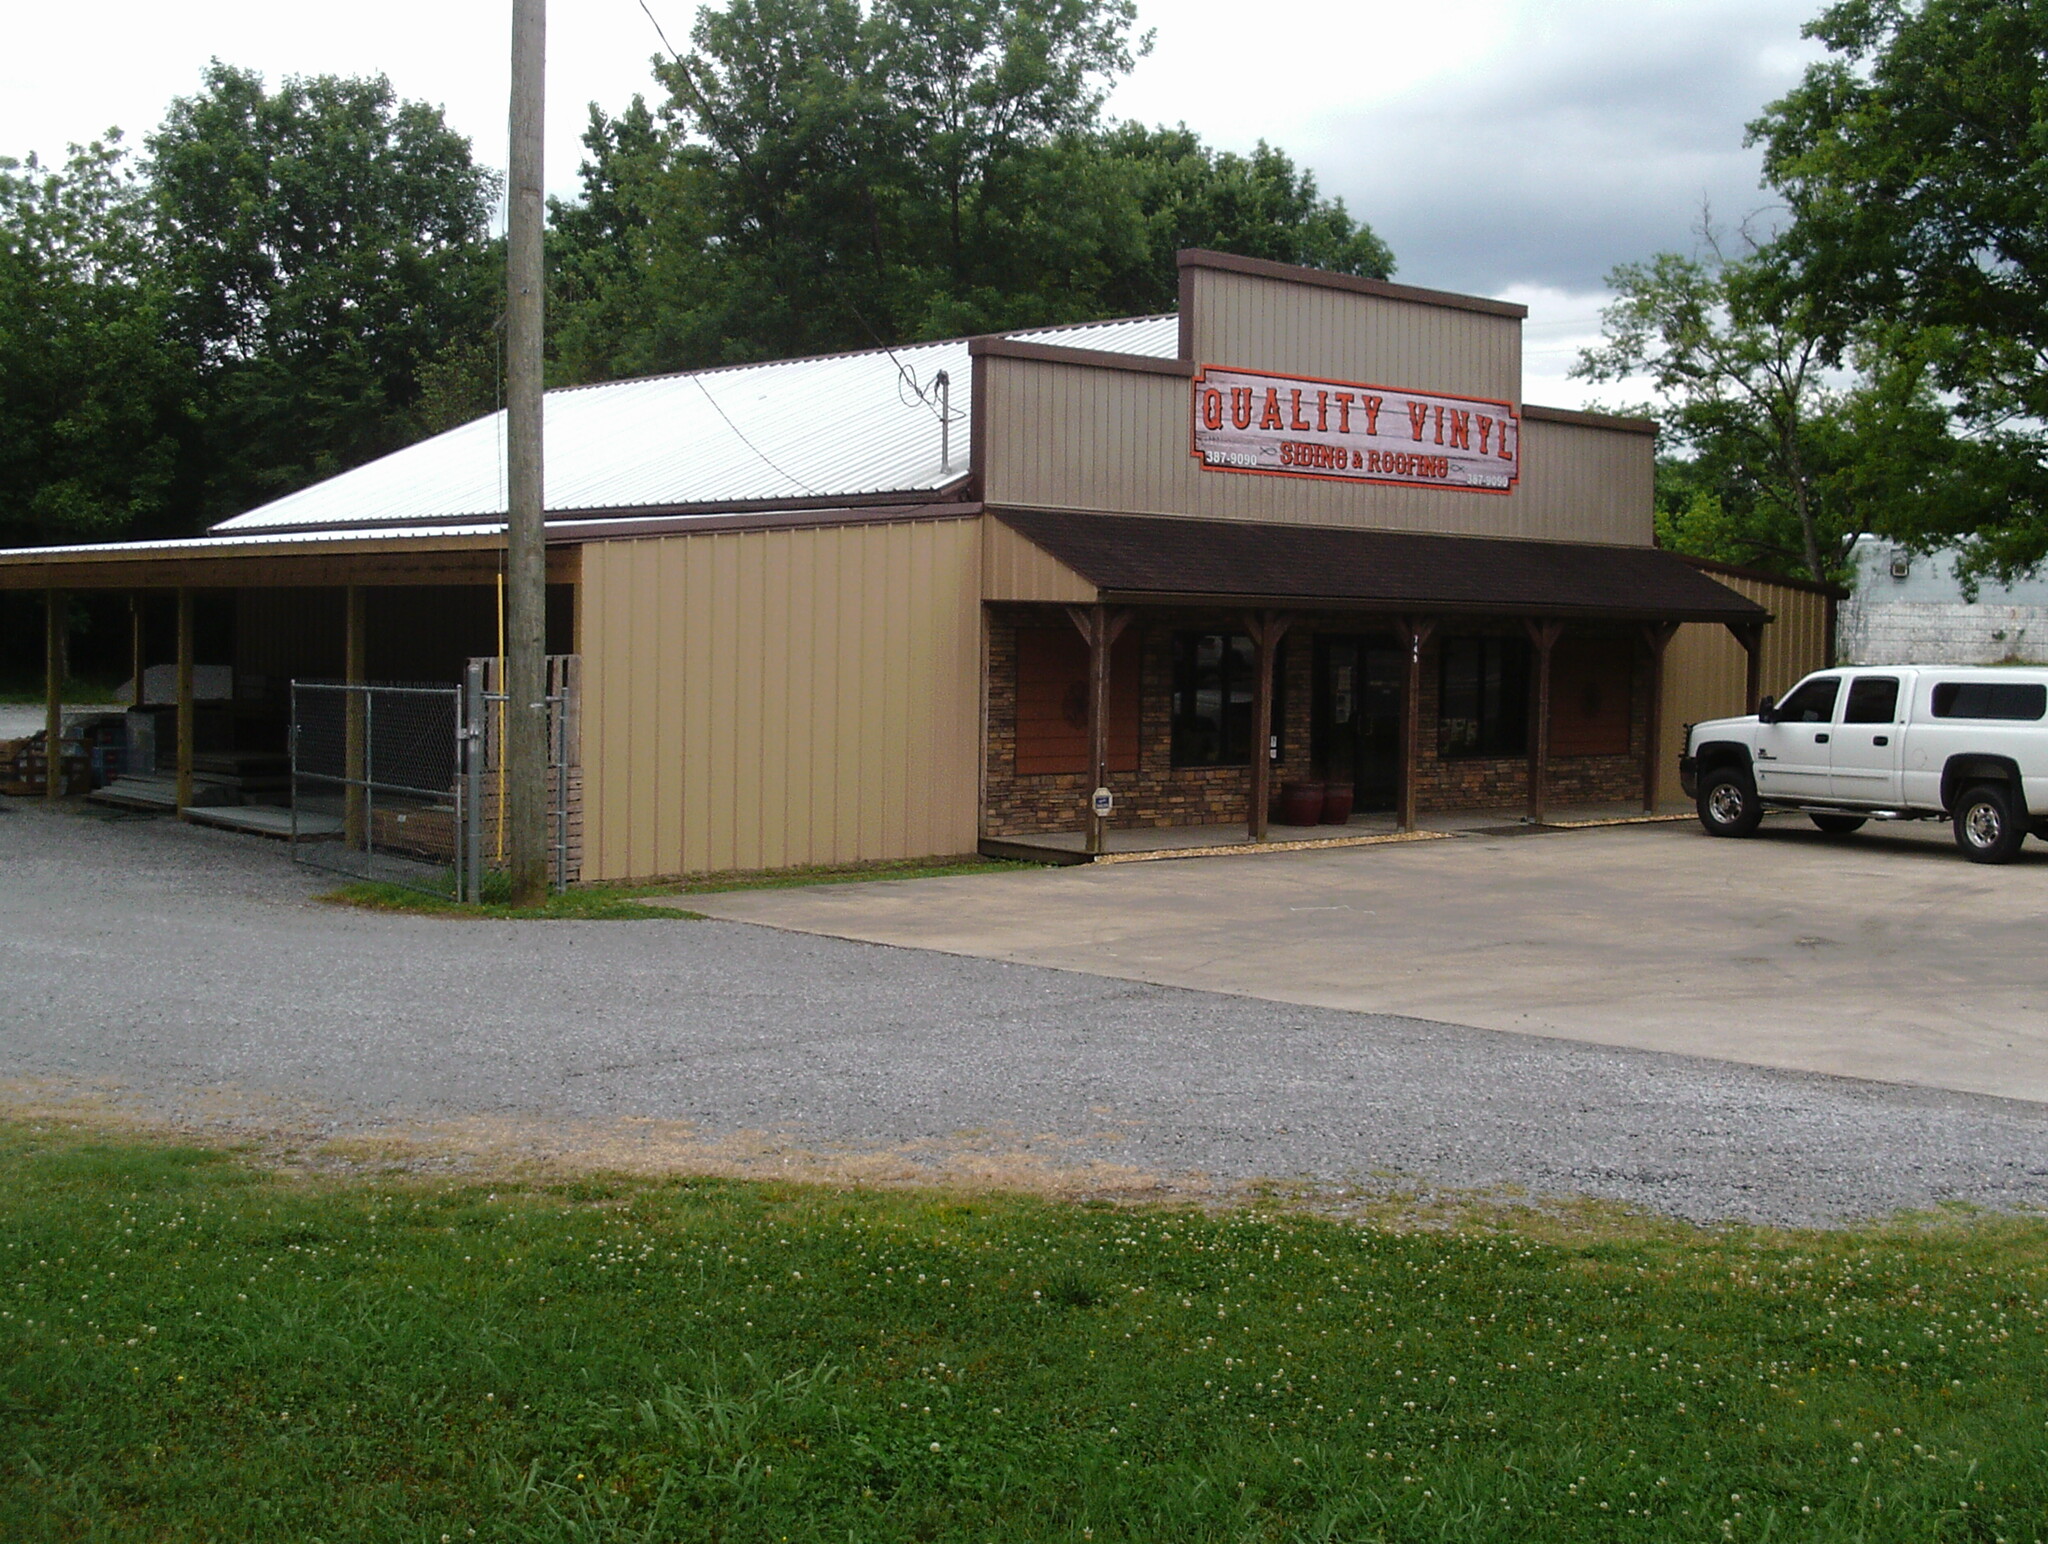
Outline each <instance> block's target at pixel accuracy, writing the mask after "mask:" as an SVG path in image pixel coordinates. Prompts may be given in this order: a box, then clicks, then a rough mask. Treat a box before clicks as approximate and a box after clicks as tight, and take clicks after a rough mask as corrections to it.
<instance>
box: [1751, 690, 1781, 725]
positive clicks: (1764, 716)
mask: <svg viewBox="0 0 2048 1544" xmlns="http://www.w3.org/2000/svg"><path fill="white" fill-rule="evenodd" d="M1777 707H1778V699H1777V698H1775V697H1773V696H1771V695H1770V693H1768V692H1766V693H1765V694H1764V696H1763V698H1762V699H1761V700H1760V701H1759V702H1758V703H1757V705H1756V721H1757V722H1758V723H1759V724H1775V723H1776V722H1777V721H1778V713H1777Z"/></svg>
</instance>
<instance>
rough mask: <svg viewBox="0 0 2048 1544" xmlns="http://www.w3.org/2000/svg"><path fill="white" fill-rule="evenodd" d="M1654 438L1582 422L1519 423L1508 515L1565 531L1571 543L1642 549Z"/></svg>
mask: <svg viewBox="0 0 2048 1544" xmlns="http://www.w3.org/2000/svg"><path fill="white" fill-rule="evenodd" d="M1656 452H1657V442H1656V440H1655V439H1654V438H1653V437H1652V436H1650V435H1647V434H1628V433H1624V432H1622V431H1620V430H1615V429H1595V428H1593V427H1591V426H1589V425H1585V424H1560V423H1550V422H1547V421H1545V420H1543V419H1527V418H1525V419H1523V420H1522V480H1521V483H1520V484H1519V485H1518V486H1517V487H1516V489H1515V491H1514V493H1513V494H1512V495H1511V496H1510V502H1512V503H1514V504H1517V505H1519V506H1520V508H1519V509H1518V510H1517V513H1516V518H1517V519H1518V520H1520V521H1521V522H1523V523H1524V524H1526V525H1530V526H1533V527H1535V528H1536V529H1538V530H1544V531H1555V530H1567V529H1569V530H1572V531H1575V532H1577V533H1579V534H1577V535H1575V536H1573V537H1571V538H1569V539H1570V540H1573V541H1598V542H1615V543H1619V544H1621V545H1624V546H1642V547H1647V546H1649V545H1650V543H1651V540H1652V535H1653V532H1652V527H1651V509H1652V507H1653V504H1654V501H1655V498H1656V486H1657V454H1656Z"/></svg>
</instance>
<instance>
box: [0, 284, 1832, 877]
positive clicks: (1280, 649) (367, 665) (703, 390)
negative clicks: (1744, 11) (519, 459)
mask: <svg viewBox="0 0 2048 1544" xmlns="http://www.w3.org/2000/svg"><path fill="white" fill-rule="evenodd" d="M1523 316H1524V310H1523V308H1522V307H1520V306H1516V305H1510V304H1507V303H1503V302H1499V301H1493V300H1485V299H1477V298H1473V297H1468V296H1460V295H1450V294H1443V293H1439V292H1435V291H1429V290H1422V289H1415V288H1410V287H1408V286H1404V285H1396V284H1388V283H1382V282H1378V281H1373V280H1364V279H1353V278H1348V277H1342V276H1336V275H1330V274H1324V273H1320V272H1316V271H1312V270H1306V269H1298V268H1290V267H1284V266H1280V265H1276V264H1271V263H1265V262H1259V261H1254V260H1249V259H1243V258H1236V257H1229V256H1223V255H1219V254H1214V253H1207V252H1187V253H1183V254H1182V256H1181V293H1180V305H1179V309H1178V312H1177V314H1176V315H1174V316H1171V317H1163V318H1137V319H1132V320H1129V321H1123V322H1112V323H1106V324H1096V325H1091V326H1086V327H1077V328H1071V329H1052V330H1047V331H1040V332H1035V333H1028V334H1019V335H1009V336H1001V337H988V338H978V339H972V340H959V341H956V342H953V343H947V344H937V345H923V346H919V347H916V348H906V349H901V350H896V351H894V352H890V351H878V352H874V353H867V354H855V355H847V356H837V357H835V358H831V359H824V360H806V361H789V362H784V363H781V364H776V365H768V366H753V367H742V368H738V369H733V370H726V371H707V372H697V373H694V374H690V375H684V376H677V377H667V378H662V379H659V380H654V381H643V382H626V383H619V384H617V385H613V386H605V387H596V388H579V389H574V390H569V391H560V392H554V393H550V394H549V400H548V407H547V433H548V458H549V463H548V465H549V470H548V509H549V516H548V543H549V553H550V581H551V587H552V588H551V610H552V612H553V616H552V620H551V634H552V636H551V641H550V648H551V650H554V651H557V652H571V651H573V652H574V653H576V654H578V655H580V656H581V661H582V666H581V680H582V691H583V701H582V703H581V719H582V785H581V786H582V811H581V814H582V832H583V846H582V854H581V876H582V877H583V878H584V879H586V880H597V879H606V880H617V879H628V878H646V877H653V876H664V875H674V874H683V873H692V872H704V871H718V870H731V869H740V870H750V869H767V868H777V867H783V866H790V865H804V864H826V863H844V862H852V861H860V860H874V859H888V858H907V857H921V856H936V855H947V854H957V853H964V852H971V851H974V850H976V849H977V848H981V849H983V850H1007V849H1008V848H1010V847H1013V846H1016V845H1020V844H1021V845H1027V846H1028V845H1032V844H1038V845H1050V846H1059V845H1062V844H1064V845H1065V846H1067V847H1073V848H1079V849H1084V850H1094V849H1100V848H1104V847H1113V846H1114V845H1116V843H1117V842H1118V841H1119V839H1120V834H1128V833H1131V832H1133V831H1137V830H1143V829H1157V828H1160V827H1174V826H1186V827H1191V828H1212V829H1214V828H1221V827H1224V826H1226V825H1228V824H1230V823H1238V824H1239V825H1240V826H1241V827H1243V828H1245V829H1247V830H1249V831H1250V832H1251V833H1252V834H1254V835H1256V836H1260V837H1264V836H1265V835H1267V834H1268V832H1267V824H1268V821H1269V818H1270V817H1271V814H1272V795H1273V794H1274V792H1275V791H1277V790H1278V789H1279V788H1281V787H1283V786H1284V785H1287V784H1290V783H1293V784H1304V785H1306V784H1311V783H1313V784H1319V785H1324V786H1334V787H1335V788H1337V789H1339V790H1343V791H1346V792H1348V795H1349V799H1350V802H1352V803H1353V804H1354V806H1355V807H1356V808H1357V809H1359V810H1360V811H1371V810H1378V811H1384V812H1386V814H1387V815H1389V816H1391V817H1392V818H1393V819H1394V820H1396V821H1398V822H1409V823H1412V822H1414V821H1416V820H1418V819H1420V818H1423V817H1424V816H1426V815H1427V814H1429V813H1430V812H1433V811H1443V810H1457V809H1503V810H1508V809H1512V810H1516V811H1521V812H1526V813H1527V814H1528V815H1530V816H1532V817H1534V818H1539V819H1540V818H1542V817H1543V816H1544V814H1545V813H1546V812H1547V811H1548V810H1550V809H1553V808H1556V807H1559V806H1562V805H1567V804H1569V805H1613V804H1617V803H1621V802H1624V801H1640V802H1641V803H1643V804H1646V805H1655V804H1656V803H1657V802H1658V801H1659V800H1660V799H1661V798H1663V797H1666V796H1668V795H1671V794H1675V792H1676V786H1675V785H1676V778H1675V771H1674V769H1675V763H1676V757H1677V741H1678V736H1679V733H1680V726H1681V724H1682V723H1683V722H1684V721H1687V720H1691V719H1698V718H1703V717H1708V716H1714V715H1720V714H1727V713H1734V712H1738V711H1742V710H1743V709H1744V707H1745V705H1746V704H1749V703H1751V702H1753V700H1754V698H1755V696H1756V695H1757V694H1758V692H1760V691H1764V690H1769V691H1782V690H1783V689H1784V688H1785V687H1786V686H1788V685H1790V684H1791V682H1792V681H1793V680H1795V679H1796V678H1797V677H1798V676H1799V675H1801V674H1803V673H1804V672H1805V671H1807V670H1809V669H1813V668H1815V667H1817V666H1820V665H1822V664H1824V663H1826V662H1827V659H1828V652H1829V650H1830V648H1831V626H1832V622H1831V618H1832V608H1833V600H1832V597H1831V595H1830V594H1829V593H1828V592H1826V591H1824V590H1822V589H1821V588H1819V587H1812V586H1799V585H1795V584H1788V583H1786V582H1784V581H1780V580H1773V579H1767V578H1763V577H1759V576H1755V575H1744V574H1737V573H1734V572H1729V571H1720V570H1710V568H1709V566H1708V565H1702V564H1697V563H1692V562H1689V561H1687V560H1685V559H1682V558H1679V557H1677V556H1675V555H1672V554H1669V553H1665V552H1661V551H1659V550H1657V549H1656V548H1655V546H1654V544H1653V538H1652V522H1651V492H1652V477H1653V461H1652V453H1653V428H1652V425H1650V424H1649V423H1647V422H1645V421H1641V420H1632V419H1618V418H1610V417H1605V416H1600V415H1593V414H1586V413H1577V412H1567V411H1561V410H1556V409H1547V408H1542V407H1537V406H1533V405H1530V404H1526V403H1524V402H1523V401H1522V400H1521V342H1522V335H1521V328H1522V320H1523ZM497 436H498V429H497V420H495V419H486V420H483V421H481V422H480V423H478V424H476V425H471V426H467V427H466V428H464V429H460V430H456V431H453V432H452V433H451V434H449V435H443V436H440V437H438V438H437V439H435V440H430V441H427V442H425V443H424V444H422V445H419V446H415V447H413V448H411V449H409V450H407V451H403V452H400V453H399V454H397V455H395V456H391V457H387V458H386V459H385V460H384V461H381V462H377V463H373V464H372V465H371V466H368V467H364V468H359V469H358V470H356V471H354V472H350V473H347V474H344V475H343V476H341V477H337V478H334V479H331V480H330V481H329V482H327V483H324V484H321V485H318V486H317V487H315V488H312V489H308V490H306V491H305V492H303V493H301V494H297V495H293V496H292V497H290V498H287V499H284V500H280V501H278V503H276V504H274V505H271V506H267V507H266V508H265V509H263V510H257V511H252V512H251V513H250V514H248V515H244V516H241V517H239V518H238V519H236V520H233V521H229V522H226V523H225V524H224V525H223V526H221V527H219V528H217V529H216V530H215V531H214V532H213V533H212V534H211V535H209V536H207V537H203V538H197V539H194V540H192V541H187V542H162V543H131V544H121V545H109V546H100V547H79V548H65V549H32V550H24V551H16V552H10V553H4V554H0V588H14V589H46V590H51V591H63V590H69V589H87V588H97V589H115V590H127V591H130V592H133V593H136V594H138V595H141V596H144V597H149V596H165V595H166V592H173V593H175V595H176V597H177V599H176V601H175V603H173V602H171V601H169V600H167V599H164V600H157V601H154V602H146V604H145V607H144V615H145V616H147V615H148V614H149V607H150V606H152V605H153V606H154V607H155V609H156V611H158V612H162V613H164V614H165V615H166V616H169V615H170V614H173V613H175V615H176V616H177V617H178V618H179V619H180V621H181V623H182V625H180V626H177V627H176V628H175V629H173V631H174V632H175V634H176V638H177V643H176V648H177V649H178V651H179V652H180V653H181V654H182V656H183V662H184V663H187V664H189V663H190V662H191V657H192V649H193V647H194V646H193V644H192V641H191V639H192V625H191V617H192V614H193V611H194V608H195V606H213V607H215V608H224V609H225V610H227V611H229V612H231V613H232V615H233V619H234V626H233V637H234V644H233V652H234V655H235V658H234V660H233V661H232V663H233V664H235V665H236V667H237V671H238V677H239V679H241V680H242V681H243V682H244V683H249V682H263V683H267V684H266V685H265V686H263V687H262V688H260V689H259V688H257V687H254V686H251V687H250V688H249V690H248V692H247V695H248V696H249V697H250V698H251V700H252V702H253V701H257V700H260V699H262V698H263V696H264V694H265V692H268V693H270V694H271V696H272V697H274V695H275V688H276V683H278V682H281V681H283V680H286V679H289V678H290V677H292V676H300V675H314V674H318V675H325V676H329V677H333V678H341V677H352V678H362V677H373V678H374V677H386V678H402V679H412V680H418V679H422V678H424V677H431V678H436V679H442V678H446V676H447V673H448V671H449V669H450V666H451V662H453V661H457V660H459V659H461V658H463V657H465V656H469V655H480V654H488V653H490V652H492V651H493V646H494V636H495V635H494V631H493V628H494V606H493V604H492V599H491V587H492V586H493V585H495V583H496V581H497V575H498V571H499V565H500V554H501V552H502V545H503V507H504V505H503V495H502V481H501V479H500V478H499V475H498V473H497V471H496V467H497V465H498V457H499V456H500V455H501V452H500V451H499V449H498V443H499V442H498V438H497ZM183 716H184V718H185V721H186V722H187V723H188V724H189V713H187V714H185V715H183ZM274 717H275V715H274V714H272V715H271V717H270V718H269V719H265V718H264V717H263V715H262V714H260V713H258V712H256V711H254V710H253V709H252V711H251V713H250V715H249V721H250V724H251V725H252V726H253V727H252V728H251V729H250V731H249V732H251V733H258V734H262V733H271V732H274V731H273V730H271V729H267V728H262V727H261V725H263V724H265V723H273V722H274ZM1259 747H1263V748H1264V750H1265V754H1263V755H1261V754H1255V750H1256V749H1257V748H1259ZM1098 790H1107V795H1108V797H1107V800H1106V801H1105V802H1106V805H1107V813H1106V814H1099V813H1097V798H1098ZM1336 802H1337V803H1339V804H1341V803H1342V802H1344V800H1343V798H1341V797H1340V798H1339V799H1338V800H1337V801H1336Z"/></svg>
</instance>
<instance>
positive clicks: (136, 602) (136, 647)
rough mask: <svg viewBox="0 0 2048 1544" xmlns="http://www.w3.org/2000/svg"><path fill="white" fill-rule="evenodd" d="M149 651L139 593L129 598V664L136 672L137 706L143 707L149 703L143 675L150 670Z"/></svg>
mask: <svg viewBox="0 0 2048 1544" xmlns="http://www.w3.org/2000/svg"><path fill="white" fill-rule="evenodd" d="M147 658H148V654H147V651H146V650H145V649H144V648H143V646H142V596H141V594H140V593H139V592H138V593H136V594H134V595H130V596H129V597H128V662H129V666H130V668H132V669H133V670H134V672H135V706H136V707H138V708H139V707H141V706H143V704H145V703H146V702H148V701H149V694H148V693H147V691H146V690H145V689H144V687H143V682H142V678H143V674H144V672H145V671H147V670H148V669H149V666H148V665H147V664H146V663H145V660H146V659H147Z"/></svg>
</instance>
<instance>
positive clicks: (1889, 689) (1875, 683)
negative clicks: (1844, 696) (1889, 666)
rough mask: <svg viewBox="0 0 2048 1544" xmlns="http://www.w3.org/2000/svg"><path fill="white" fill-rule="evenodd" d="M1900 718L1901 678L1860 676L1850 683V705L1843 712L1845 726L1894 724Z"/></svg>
mask: <svg viewBox="0 0 2048 1544" xmlns="http://www.w3.org/2000/svg"><path fill="white" fill-rule="evenodd" d="M1898 717H1899V678H1898V677H1897V676H1889V675H1866V676H1858V677H1857V678H1856V679H1855V680H1853V681H1851V682H1850V683H1849V705H1848V707H1846V708H1844V709H1843V710H1842V722H1843V723H1845V724H1892V723H1896V722H1898Z"/></svg>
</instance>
